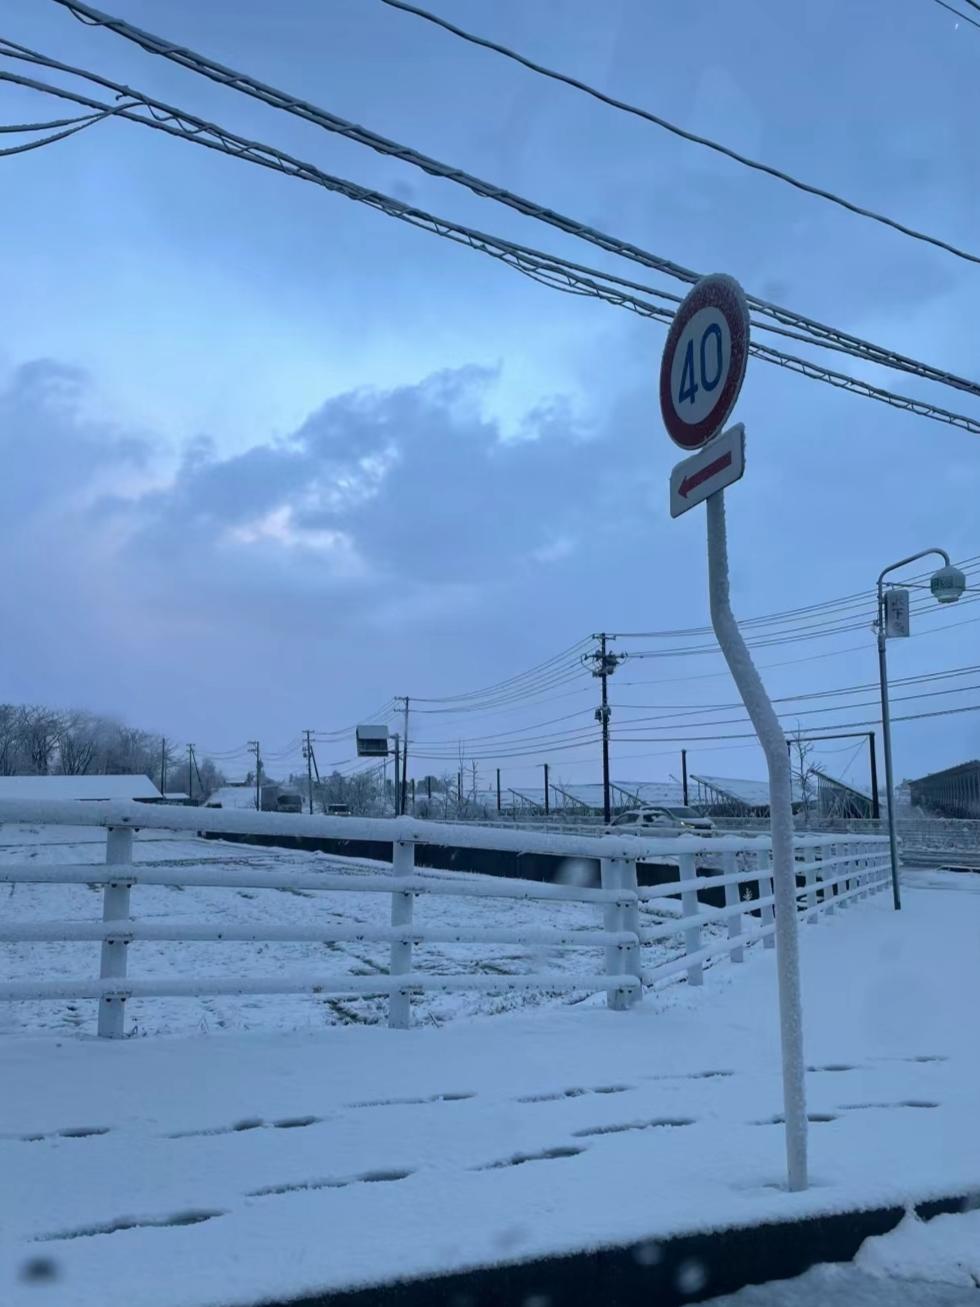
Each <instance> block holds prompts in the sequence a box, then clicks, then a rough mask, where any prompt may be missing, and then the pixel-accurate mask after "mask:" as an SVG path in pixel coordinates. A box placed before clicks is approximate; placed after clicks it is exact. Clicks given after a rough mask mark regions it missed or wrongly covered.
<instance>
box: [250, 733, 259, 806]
mask: <svg viewBox="0 0 980 1307" xmlns="http://www.w3.org/2000/svg"><path fill="white" fill-rule="evenodd" d="M248 751H249V753H254V754H255V811H256V812H261V811H262V751H261V749H260V748H259V742H258V740H249V742H248Z"/></svg>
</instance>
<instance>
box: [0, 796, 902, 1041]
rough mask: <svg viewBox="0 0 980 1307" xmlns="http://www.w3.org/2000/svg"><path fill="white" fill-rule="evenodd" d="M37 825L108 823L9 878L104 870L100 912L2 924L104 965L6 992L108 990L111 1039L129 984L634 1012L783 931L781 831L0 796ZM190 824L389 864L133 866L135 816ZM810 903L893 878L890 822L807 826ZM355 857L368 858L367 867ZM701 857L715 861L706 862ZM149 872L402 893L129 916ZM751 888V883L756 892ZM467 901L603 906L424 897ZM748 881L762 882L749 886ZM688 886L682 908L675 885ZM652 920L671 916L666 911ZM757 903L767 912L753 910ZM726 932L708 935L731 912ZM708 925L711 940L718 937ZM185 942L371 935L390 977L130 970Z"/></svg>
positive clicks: (95, 877)
mask: <svg viewBox="0 0 980 1307" xmlns="http://www.w3.org/2000/svg"><path fill="white" fill-rule="evenodd" d="M11 821H13V822H30V823H37V824H44V823H51V824H57V825H68V826H96V827H104V828H105V829H106V832H107V835H106V862H105V865H104V866H100V865H98V864H92V863H83V864H80V865H44V864H40V865H39V864H38V863H37V862H35V861H33V860H32V861H31V862H30V863H25V864H18V865H10V866H4V867H0V883H6V884H17V883H21V884H35V885H79V884H88V885H102V886H103V914H102V915H103V919H102V921H57V920H50V921H5V922H2V923H0V943H32V942H59V943H60V942H84V941H91V942H93V943H100V944H101V949H102V952H101V969H100V976H99V978H98V979H94V978H92V979H78V980H61V979H58V980H29V981H10V982H6V983H0V1000H7V1001H24V1000H39V999H42V1000H43V999H50V1000H80V999H94V1000H98V1003H99V1018H98V1032H99V1034H100V1035H101V1036H103V1037H107V1038H119V1037H121V1036H122V1035H123V1034H124V1018H125V1003H126V1000H127V999H129V998H172V997H195V998H199V997H212V996H218V995H256V994H266V995H268V994H296V993H315V994H320V995H326V996H333V997H341V996H354V995H357V996H387V998H388V1024H389V1026H392V1027H397V1028H405V1027H407V1026H408V1025H409V1020H410V1003H411V995H412V993H420V992H423V991H439V990H441V991H465V990H497V989H512V990H538V991H544V992H552V993H560V992H569V991H571V992H585V993H599V992H602V991H605V992H606V994H607V1001H608V1003H609V1006H610V1007H612V1008H614V1009H618V1010H622V1009H624V1008H627V1007H629V1006H631V1005H632V1004H633V1003H635V1002H637V1001H639V999H641V998H642V995H643V987H644V986H645V985H653V984H656V983H657V982H659V981H661V980H664V979H667V978H669V977H670V976H673V975H675V974H677V973H686V975H687V980H688V982H689V983H690V984H694V985H697V984H701V983H702V980H703V971H704V964H705V963H706V962H708V961H710V960H712V959H713V958H715V957H717V956H719V955H723V954H726V953H727V954H728V956H729V958H730V959H731V961H732V962H734V963H738V962H741V961H742V960H743V958H744V950H745V947H746V945H748V944H752V943H756V942H759V941H761V942H762V943H763V945H764V946H765V947H773V946H774V945H775V921H774V907H775V898H774V893H773V883H772V872H771V866H770V849H771V846H770V841H769V838H768V836H744V835H743V836H722V837H720V838H707V839H706V838H699V837H695V836H682V837H680V838H678V839H672V840H668V839H638V838H636V837H614V836H602V837H599V838H597V837H595V836H576V835H574V834H555V833H540V832H537V831H527V830H506V829H500V828H498V827H484V828H479V827H474V826H472V825H466V826H455V825H446V824H442V823H439V824H433V823H429V822H424V821H419V820H415V819H411V818H400V819H395V820H391V819H384V818H357V817H326V816H325V817H309V816H302V815H296V814H280V813H261V812H248V811H225V810H216V809H189V808H178V807H166V806H155V805H145V804H139V803H91V804H79V803H71V802H67V803H66V802H56V801H49V800H45V801H42V800H38V801H33V802H17V801H14V800H0V823H2V822H11ZM147 829H154V830H184V831H192V832H196V833H207V834H219V835H220V834H238V835H240V834H246V835H247V834H259V835H266V836H269V835H272V836H275V835H281V836H293V837H296V836H301V837H306V838H320V839H345V840H349V839H355V840H371V841H378V842H382V843H390V844H391V845H392V860H391V863H390V864H385V863H380V864H375V865H377V866H378V867H380V868H382V871H381V872H380V873H379V874H375V873H374V871H373V869H371V870H369V871H368V873H367V874H357V875H354V874H351V873H349V872H348V873H347V874H344V875H331V874H328V873H324V872H302V871H290V872H268V871H262V870H257V869H255V868H252V867H248V866H243V867H241V868H229V867H222V868H214V867H205V866H198V867H194V866H190V867H187V866H180V867H173V866H164V865H155V864H154V863H152V862H145V863H144V862H141V863H137V864H134V863H133V860H132V849H133V835H134V832H135V831H136V830H147ZM416 844H429V845H432V844H439V845H451V846H455V847H469V848H481V849H504V850H509V851H512V852H521V853H525V852H539V853H549V854H551V855H552V856H556V857H559V858H566V859H582V858H589V859H597V858H598V860H599V865H600V871H601V888H585V887H583V886H578V885H570V884H541V883H537V882H531V881H521V880H509V879H506V880H505V879H501V880H496V879H494V878H492V877H487V876H477V875H469V874H467V873H458V874H450V875H447V874H445V873H440V874H432V875H419V874H417V873H416V871H415V846H416ZM699 855H700V856H701V857H702V859H703V857H704V855H720V859H721V871H720V873H717V872H715V871H714V870H713V869H712V871H711V874H708V875H705V874H699V869H698V866H697V861H698V857H699ZM796 856H797V865H796V872H797V886H798V890H797V901H798V909H799V910H800V911H801V912H802V913H803V915H804V917H805V919H806V920H808V921H816V920H817V917H818V915H819V914H820V913H821V912H824V913H827V914H830V913H833V912H835V911H836V910H837V909H838V908H846V907H847V906H849V905H850V903H851V902H853V901H854V900H856V899H861V898H865V897H867V896H868V895H870V894H873V893H876V892H878V891H879V890H881V889H884V888H886V887H887V885H888V884H889V883H890V862H889V850H888V841H887V839H884V838H882V837H878V836H849V837H847V838H841V837H839V836H834V835H830V834H827V835H824V836H805V837H798V838H797V840H796ZM665 857H666V858H669V859H671V860H673V859H676V860H677V864H678V870H679V880H677V881H670V882H668V883H666V884H661V885H655V886H651V887H643V888H641V887H639V885H638V881H637V862H638V861H639V862H641V863H642V862H643V861H644V860H651V861H656V862H658V863H662V862H663V860H664V858H665ZM365 865H366V864H365V863H364V862H363V860H359V870H362V869H363V868H364V867H365ZM705 870H706V869H705V868H704V867H702V868H701V872H702V873H704V872H705ZM140 885H155V886H174V887H178V888H181V889H184V888H189V887H209V888H227V889H236V890H237V889H245V888H249V889H285V890H294V891H317V892H322V893H351V892H354V893H376V894H385V895H390V896H391V925H390V926H364V925H354V926H349V927H348V926H339V927H338V926H310V925H282V924H279V923H275V924H269V925H263V924H256V923H249V924H247V925H228V924H227V923H225V922H221V923H215V922H209V921H187V920H183V919H181V920H176V921H173V922H160V921H141V920H139V919H138V918H133V917H132V916H131V915H130V895H131V891H132V890H133V889H134V888H135V887H138V886H140ZM711 886H714V887H720V888H722V889H723V890H724V895H725V906H724V908H716V907H708V906H706V905H705V904H702V903H701V902H700V901H699V899H698V891H699V890H703V889H705V888H708V887H711ZM752 888H754V889H755V894H754V895H753V894H752ZM426 895H428V896H452V897H454V898H459V899H480V898H484V899H487V898H497V899H521V900H526V901H540V902H541V903H549V902H551V903H556V902H563V903H569V902H572V903H580V904H583V905H591V906H593V907H594V908H595V909H596V910H597V912H601V915H602V925H601V928H600V929H573V930H556V929H550V930H549V929H544V930H541V929H537V930H519V931H514V930H504V929H500V930H495V929H485V928H484V929H481V928H476V927H471V926H469V925H466V926H461V927H454V928H446V927H440V928H432V927H426V926H419V925H417V924H416V923H415V920H414V902H415V899H416V897H417V896H426ZM746 895H748V897H746ZM678 897H679V899H680V905H679V911H678V904H677V899H678ZM641 911H644V912H645V915H646V916H647V917H650V916H651V915H654V916H655V917H661V918H663V921H662V922H658V924H655V925H653V926H647V925H644V924H643V923H642V921H641ZM756 914H758V916H756ZM726 925H727V931H726V932H725V933H724V934H723V935H722V936H718V934H717V933H712V932H714V931H715V929H716V928H717V927H719V926H721V927H723V928H724V927H725V926H726ZM705 931H708V932H709V938H708V940H707V942H705V938H704V935H705ZM671 939H675V940H678V941H679V942H680V943H681V944H682V948H683V952H682V954H681V955H680V956H674V957H659V958H658V960H657V961H656V962H655V964H654V965H653V966H652V967H649V968H646V969H644V966H643V963H642V946H643V945H645V944H646V945H650V944H659V943H663V942H664V941H668V940H671ZM149 940H152V941H157V942H172V943H179V944H189V943H195V942H212V943H220V942H223V941H237V942H267V941H276V942H303V941H316V942H324V943H327V942H331V943H336V942H374V943H386V944H388V946H389V965H388V974H387V975H386V976H385V975H379V976H376V977H375V976H368V977H363V976H336V975H318V974H311V975H292V976H274V977H258V978H253V977H244V976H243V977H236V978H228V977H206V976H195V977H191V978H173V977H167V978H162V979H159V980H157V979H153V980H140V979H136V978H132V977H130V976H128V974H127V953H128V948H129V945H130V944H132V943H138V942H140V941H149ZM433 943H462V944H487V945H494V944H506V945H518V946H521V947H528V948H533V947H539V946H545V947H551V948H556V949H581V950H589V951H591V952H593V953H594V952H595V951H597V950H599V951H601V952H602V955H603V959H604V965H603V967H602V970H601V971H599V970H592V971H590V970H587V969H583V970H582V971H581V972H576V973H573V974H569V973H568V972H558V971H551V972H536V973H534V974H528V975H492V976H488V975H432V974H428V973H421V972H414V971H413V969H412V967H413V948H414V946H415V945H423V944H433Z"/></svg>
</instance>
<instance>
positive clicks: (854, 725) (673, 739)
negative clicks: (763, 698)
mask: <svg viewBox="0 0 980 1307" xmlns="http://www.w3.org/2000/svg"><path fill="white" fill-rule="evenodd" d="M854 706H857V705H854ZM971 712H980V703H976V704H968V705H967V706H966V707H964V708H939V709H934V710H933V711H932V712H919V713H905V714H904V715H903V716H901V717H895V716H893V717H892V721H893V722H917V721H924V720H925V719H927V718H931V717H955V716H956V715H958V714H960V713H971ZM880 720H881V719H880V718H879V717H872V718H870V719H869V720H868V721H862V722H835V723H834V729H837V730H851V729H858V728H860V727H863V726H877V725H878V723H879V721H880ZM823 729H826V730H830V729H831V727H829V726H828V727H826V728H823ZM757 738H758V737H757V736H756V733H755V731H746V732H744V733H743V734H740V735H735V734H732V735H675V736H653V737H651V738H650V739H646V738H642V737H639V736H634V737H633V740H632V742H633V743H634V744H668V743H674V744H688V745H691V744H700V743H702V742H705V741H706V742H708V743H711V742H712V741H714V740H755V739H757ZM621 743H626V741H621Z"/></svg>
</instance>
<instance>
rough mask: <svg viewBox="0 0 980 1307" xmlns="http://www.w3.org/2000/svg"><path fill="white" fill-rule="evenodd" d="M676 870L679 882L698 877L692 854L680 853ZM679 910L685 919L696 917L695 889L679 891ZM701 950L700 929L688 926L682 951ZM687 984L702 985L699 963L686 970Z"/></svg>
mask: <svg viewBox="0 0 980 1307" xmlns="http://www.w3.org/2000/svg"><path fill="white" fill-rule="evenodd" d="M677 869H678V872H679V874H680V878H681V881H682V882H683V881H696V880H697V875H698V869H697V864H696V863H695V860H694V854H693V853H681V854H678V857H677ZM681 909H682V910H683V913H684V916H685V917H696V916H697V915H698V912H699V911H700V908H699V905H698V892H697V890H696V889H684V890H681ZM700 948H701V927H700V926H690V927H688V929H687V930H685V931H684V951H685V952H686V953H687V954H688V956H690V955H691V954H692V953H697V952H698V951H699V950H700ZM687 983H688V984H689V985H703V984H704V967H703V965H702V964H701V963H700V962H692V963H691V965H690V966H689V967H688V969H687Z"/></svg>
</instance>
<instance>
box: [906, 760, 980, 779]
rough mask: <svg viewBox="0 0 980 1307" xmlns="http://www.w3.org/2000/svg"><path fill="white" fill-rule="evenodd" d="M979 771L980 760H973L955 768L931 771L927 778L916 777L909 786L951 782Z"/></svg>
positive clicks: (959, 764) (958, 764)
mask: <svg viewBox="0 0 980 1307" xmlns="http://www.w3.org/2000/svg"><path fill="white" fill-rule="evenodd" d="M975 771H980V760H978V759H976V758H974V759H972V760H971V761H970V762H961V763H957V765H956V766H955V767H946V768H944V770H943V771H933V772H930V773H929V774H928V776H917V777H916V779H915V780H913V781H909V784H910V785H925V784H926V782H927V781H929V782H931V781H947V780H953V778H954V777H957V776H963V775H965V774H969V773H970V772H975Z"/></svg>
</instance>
